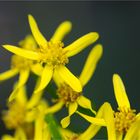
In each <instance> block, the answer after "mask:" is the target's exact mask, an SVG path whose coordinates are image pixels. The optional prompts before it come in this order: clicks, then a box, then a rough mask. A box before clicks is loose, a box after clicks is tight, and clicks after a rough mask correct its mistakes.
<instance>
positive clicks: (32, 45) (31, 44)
mask: <svg viewBox="0 0 140 140" xmlns="http://www.w3.org/2000/svg"><path fill="white" fill-rule="evenodd" d="M18 44H19V46H21V47H22V48H24V49H27V50H36V49H37V44H36V41H35V39H34V38H33V36H32V35H27V36H26V37H25V39H24V40H21V41H20V42H19V43H18Z"/></svg>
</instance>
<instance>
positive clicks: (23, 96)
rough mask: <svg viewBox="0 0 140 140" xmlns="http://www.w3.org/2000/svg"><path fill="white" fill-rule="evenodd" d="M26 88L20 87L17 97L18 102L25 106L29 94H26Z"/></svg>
mask: <svg viewBox="0 0 140 140" xmlns="http://www.w3.org/2000/svg"><path fill="white" fill-rule="evenodd" d="M26 92H27V91H26V87H25V86H22V87H20V89H19V90H18V93H17V96H16V100H17V101H18V102H19V103H20V104H22V105H25V104H26V103H27V99H28V98H27V93H26Z"/></svg>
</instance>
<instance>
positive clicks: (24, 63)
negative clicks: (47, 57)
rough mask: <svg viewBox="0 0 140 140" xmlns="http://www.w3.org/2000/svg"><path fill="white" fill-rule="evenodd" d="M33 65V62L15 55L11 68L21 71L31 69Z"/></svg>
mask: <svg viewBox="0 0 140 140" xmlns="http://www.w3.org/2000/svg"><path fill="white" fill-rule="evenodd" d="M33 63H34V61H33V60H29V59H26V58H24V57H20V56H17V55H13V56H12V59H11V67H12V68H17V69H19V70H24V69H29V68H30V66H31V65H32V64H33Z"/></svg>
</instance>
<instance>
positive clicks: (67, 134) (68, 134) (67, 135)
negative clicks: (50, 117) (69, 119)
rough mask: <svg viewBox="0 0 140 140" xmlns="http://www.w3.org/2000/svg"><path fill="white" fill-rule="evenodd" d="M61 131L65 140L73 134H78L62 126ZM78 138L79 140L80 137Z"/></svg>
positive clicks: (68, 139)
mask: <svg viewBox="0 0 140 140" xmlns="http://www.w3.org/2000/svg"><path fill="white" fill-rule="evenodd" d="M60 132H61V135H62V137H63V138H64V140H70V138H72V137H73V136H75V135H76V134H75V133H74V132H72V131H71V130H69V129H63V128H61V127H60ZM78 140H79V137H78Z"/></svg>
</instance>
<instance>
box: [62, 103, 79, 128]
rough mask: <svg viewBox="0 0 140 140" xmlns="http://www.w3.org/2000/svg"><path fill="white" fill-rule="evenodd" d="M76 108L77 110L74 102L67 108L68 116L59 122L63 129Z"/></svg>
mask: <svg viewBox="0 0 140 140" xmlns="http://www.w3.org/2000/svg"><path fill="white" fill-rule="evenodd" d="M77 108H78V105H77V103H76V102H74V103H70V104H69V106H68V109H69V115H68V116H67V117H65V118H63V119H62V120H61V125H62V127H63V128H66V127H68V126H69V124H70V117H71V115H73V114H74V113H75V112H76V110H77Z"/></svg>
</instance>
